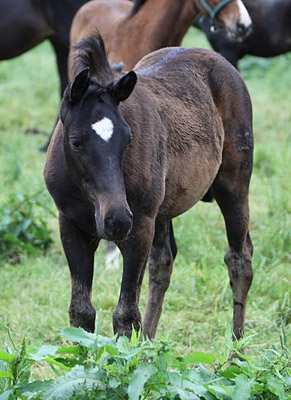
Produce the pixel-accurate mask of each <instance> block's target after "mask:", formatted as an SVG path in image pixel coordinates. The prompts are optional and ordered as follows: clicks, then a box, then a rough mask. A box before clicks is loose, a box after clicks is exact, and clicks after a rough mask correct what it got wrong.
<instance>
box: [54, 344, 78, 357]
mask: <svg viewBox="0 0 291 400" xmlns="http://www.w3.org/2000/svg"><path fill="white" fill-rule="evenodd" d="M80 350H81V346H79V345H76V346H62V347H60V348H59V349H58V350H57V351H56V354H75V355H79V354H80Z"/></svg>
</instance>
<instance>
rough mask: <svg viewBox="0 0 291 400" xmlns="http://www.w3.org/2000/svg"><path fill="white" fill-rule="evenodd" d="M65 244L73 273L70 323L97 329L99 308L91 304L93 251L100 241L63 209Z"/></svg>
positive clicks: (62, 227) (62, 228)
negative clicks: (71, 219)
mask: <svg viewBox="0 0 291 400" xmlns="http://www.w3.org/2000/svg"><path fill="white" fill-rule="evenodd" d="M59 223H60V233H61V240H62V245H63V248H64V251H65V255H66V258H67V261H68V264H69V268H70V273H71V303H70V308H69V316H70V324H71V325H72V326H76V327H82V328H83V329H85V330H86V331H88V332H94V328H95V316H96V312H95V309H94V307H93V306H92V304H91V288H92V279H93V271H94V253H95V251H96V248H97V246H98V243H99V241H98V240H96V239H95V238H94V237H93V236H91V235H88V234H86V233H85V232H84V231H81V230H79V229H78V228H76V226H74V225H73V224H72V223H70V221H69V220H68V219H67V218H66V217H65V216H64V214H62V213H61V212H60V215H59Z"/></svg>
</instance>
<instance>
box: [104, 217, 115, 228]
mask: <svg viewBox="0 0 291 400" xmlns="http://www.w3.org/2000/svg"><path fill="white" fill-rule="evenodd" d="M104 223H105V227H106V228H108V229H111V228H113V226H114V221H113V218H112V217H106V218H105V221H104Z"/></svg>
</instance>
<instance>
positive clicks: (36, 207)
mask: <svg viewBox="0 0 291 400" xmlns="http://www.w3.org/2000/svg"><path fill="white" fill-rule="evenodd" d="M45 214H52V212H51V211H50V209H49V208H48V207H46V206H45V205H44V202H43V201H42V198H41V193H39V192H38V193H35V194H34V195H28V194H10V195H9V198H8V201H7V203H6V204H4V205H2V206H1V208H0V258H2V259H8V260H10V261H11V262H15V261H19V256H20V253H21V252H26V253H28V254H36V253H37V252H38V251H40V250H46V249H47V248H48V246H49V244H50V243H51V242H52V240H51V238H50V230H49V228H48V226H47V222H46V220H45Z"/></svg>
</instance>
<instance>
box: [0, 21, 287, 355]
mask: <svg viewBox="0 0 291 400" xmlns="http://www.w3.org/2000/svg"><path fill="white" fill-rule="evenodd" d="M185 45H188V46H194V45H195V46H197V47H208V45H207V43H206V41H205V39H204V37H203V36H202V34H201V33H200V32H197V31H196V30H195V31H194V29H192V30H191V31H190V32H189V33H188V35H187V37H186V38H185ZM290 61H291V54H289V55H285V56H281V57H277V58H275V59H270V60H259V59H255V58H251V57H249V58H246V59H245V60H243V61H241V63H240V66H241V73H242V76H243V77H244V78H245V81H246V84H247V86H248V88H249V91H250V94H251V97H252V101H253V108H254V134H255V163H254V174H253V177H252V182H251V193H250V209H251V227H250V228H251V229H250V231H251V235H252V239H253V242H254V247H255V253H254V258H253V267H254V281H253V285H252V288H251V291H250V293H249V298H248V307H247V317H246V331H247V333H248V334H254V335H255V336H254V338H253V342H252V344H251V345H250V347H249V352H251V353H256V352H257V351H258V350H260V349H262V348H268V347H270V346H271V345H272V344H278V342H279V333H280V329H281V325H282V324H284V325H285V331H286V333H287V337H288V336H289V338H290V336H291V335H290V333H291V324H290V318H291V317H290V283H291V270H290V253H289V251H290V208H291V207H290V206H291V205H290V196H289V193H288V186H289V182H290V177H289V175H290V138H291V107H290V105H291V70H290ZM58 104H59V98H58V80H57V75H56V67H55V60H54V56H53V53H52V50H51V49H50V47H49V45H48V44H47V43H44V44H42V45H41V46H39V47H38V48H36V49H34V50H32V51H30V52H29V53H27V54H25V55H24V56H21V57H19V58H16V59H13V60H11V61H5V62H1V63H0V135H1V140H0V182H1V190H0V207H1V206H3V204H4V203H5V201H6V200H7V198H8V195H9V193H25V194H31V195H33V193H35V192H36V191H43V193H44V195H43V196H44V199H45V202H46V205H47V206H48V207H50V208H51V209H52V210H54V205H53V202H52V200H51V198H50V196H49V195H48V194H47V192H46V189H45V186H44V182H43V178H42V171H43V166H44V162H45V154H43V153H41V152H39V151H38V150H39V148H40V147H41V145H42V144H44V142H45V138H44V136H41V135H28V134H25V131H26V129H27V128H35V127H37V128H40V129H42V130H45V131H47V132H49V131H50V130H51V129H52V127H53V125H54V121H55V117H56V113H57V108H58ZM48 223H49V226H50V228H51V229H52V231H53V235H52V236H53V240H54V242H53V245H52V246H51V248H50V250H49V251H48V252H47V253H46V254H42V253H40V254H38V255H37V256H29V255H26V254H21V261H20V263H18V264H11V263H9V262H4V263H2V264H1V265H0V292H1V296H0V316H1V317H0V318H1V319H2V320H3V322H5V324H7V325H8V326H9V327H10V329H11V330H12V331H13V335H14V338H15V341H16V343H17V344H18V345H20V343H21V341H22V338H23V337H24V336H25V337H26V338H27V341H28V342H29V343H32V342H36V341H42V342H50V343H57V342H59V341H60V340H61V338H60V336H59V333H58V331H59V330H60V329H62V328H64V327H66V326H67V325H68V317H67V308H68V304H69V299H70V278H69V271H68V267H67V263H66V260H65V257H64V254H63V251H62V248H61V244H60V239H59V234H58V225H57V218H56V217H55V218H54V217H52V216H48ZM174 229H175V235H176V239H177V244H178V248H179V252H178V256H177V259H176V263H175V268H174V272H173V276H172V282H171V285H170V288H169V289H168V292H167V294H166V298H165V304H164V312H163V314H162V318H161V321H160V326H159V331H158V336H159V337H165V336H166V337H170V338H171V339H172V340H174V341H176V343H177V351H180V350H181V351H183V352H184V353H185V352H190V351H193V350H200V351H212V352H215V351H217V352H219V351H220V349H221V347H222V346H223V343H224V331H225V329H226V327H227V325H228V323H229V322H231V319H232V295H231V290H230V287H229V282H228V274H227V269H226V267H225V265H224V263H223V256H224V253H225V250H226V247H227V241H226V235H225V229H224V222H223V219H222V216H221V214H220V212H219V210H218V207H217V206H216V205H215V204H203V203H199V204H197V205H196V206H195V207H194V208H193V209H191V210H190V211H189V212H187V213H186V214H184V215H182V216H181V217H179V218H177V219H176V220H175V222H174ZM104 261H105V251H104V247H103V244H101V246H100V249H99V250H98V252H97V254H96V262H95V276H94V283H93V304H94V306H95V307H96V309H97V310H100V309H101V310H102V323H101V330H100V333H101V334H103V335H106V336H110V335H111V334H112V324H111V318H112V313H113V310H114V308H115V306H116V304H117V300H118V292H119V287H120V280H121V269H119V270H114V271H112V270H106V269H104ZM146 281H147V279H145V283H144V287H143V292H142V298H141V310H143V309H144V304H145V298H146V292H147V290H146V289H147V288H146V283H147V282H146ZM4 340H5V334H4V332H1V330H0V347H1V345H2V344H3V341H4ZM289 342H290V339H289Z"/></svg>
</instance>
